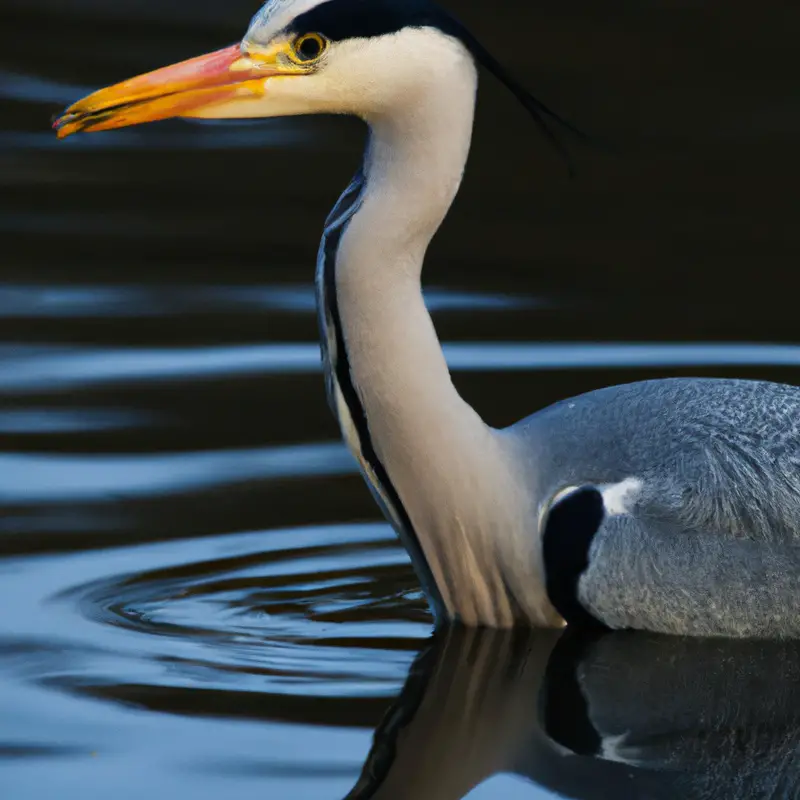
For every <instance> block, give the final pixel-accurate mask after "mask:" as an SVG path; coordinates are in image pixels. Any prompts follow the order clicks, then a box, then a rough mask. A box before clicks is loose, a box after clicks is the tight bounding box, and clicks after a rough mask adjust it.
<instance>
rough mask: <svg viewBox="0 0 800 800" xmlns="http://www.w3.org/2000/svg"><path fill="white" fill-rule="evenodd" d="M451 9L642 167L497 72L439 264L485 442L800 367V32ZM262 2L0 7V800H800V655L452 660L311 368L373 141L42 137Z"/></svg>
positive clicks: (18, 3) (779, 23)
mask: <svg viewBox="0 0 800 800" xmlns="http://www.w3.org/2000/svg"><path fill="white" fill-rule="evenodd" d="M451 6H452V7H453V8H454V9H456V10H458V11H459V12H460V13H461V15H462V17H463V18H464V20H465V21H466V22H468V23H469V24H470V25H471V26H472V27H473V28H474V29H475V30H476V31H478V32H480V33H481V35H482V38H483V39H484V40H485V41H486V43H487V44H488V45H489V46H490V48H491V49H492V50H494V51H495V52H496V53H497V54H498V55H499V56H501V57H502V59H503V60H504V61H506V62H508V63H509V64H510V65H511V66H512V67H513V68H514V69H515V71H516V72H517V73H519V74H521V75H522V76H524V79H525V81H526V83H527V84H528V85H530V86H531V87H532V88H535V89H536V90H537V91H538V92H539V94H540V95H541V97H542V99H543V100H545V102H547V103H548V104H550V105H552V106H554V107H556V108H557V109H558V110H559V111H561V112H562V113H563V114H565V115H566V116H568V117H569V118H571V119H572V120H573V121H575V122H577V123H578V124H580V125H581V126H583V127H584V128H586V129H588V130H590V131H591V132H592V133H594V134H596V135H597V136H598V137H601V138H603V139H607V140H610V141H611V142H613V145H614V147H613V149H611V150H603V149H586V148H583V147H580V146H577V147H575V148H574V156H575V161H576V165H577V169H578V174H577V178H576V179H574V180H572V181H570V180H568V179H567V177H566V172H565V169H564V165H563V163H561V162H560V161H559V160H558V158H557V157H556V156H554V154H553V153H552V151H550V150H549V149H548V148H547V147H546V146H545V144H544V143H543V142H542V141H541V139H540V138H539V137H538V136H537V134H536V131H535V129H534V127H533V126H532V125H531V123H530V122H529V120H527V118H526V117H525V114H524V112H523V111H521V110H520V109H519V108H518V107H516V106H515V105H514V104H513V102H512V101H511V100H510V99H509V98H508V96H507V95H506V94H505V93H504V92H503V91H502V89H500V88H499V87H498V86H497V85H496V84H495V83H494V82H493V81H492V80H490V79H486V80H484V82H483V85H482V91H481V95H480V103H479V113H478V122H477V129H476V139H475V146H474V150H473V156H472V158H471V162H470V165H469V168H468V172H467V179H466V181H465V184H464V188H463V191H462V193H461V195H460V196H459V198H458V200H457V203H456V205H455V207H454V209H453V212H452V214H451V216H450V217H449V219H448V222H447V224H446V225H445V227H444V229H443V230H442V231H441V233H440V235H439V237H438V238H437V239H436V241H435V242H434V244H433V246H432V247H431V251H430V255H429V265H428V268H427V270H426V279H427V285H428V300H429V303H430V305H431V308H432V310H433V312H434V316H435V321H436V324H437V327H438V329H439V332H440V335H441V337H442V339H443V341H444V342H445V346H446V349H447V353H448V358H449V360H450V363H451V364H452V366H453V369H454V375H455V380H456V382H457V384H458V386H459V388H460V389H461V391H462V392H463V394H464V395H465V396H466V397H467V398H468V399H469V400H470V401H471V402H473V403H474V404H475V405H476V407H477V408H478V409H479V410H480V411H481V412H482V413H483V415H484V416H485V418H486V419H487V421H489V422H491V423H492V424H495V425H503V424H507V423H510V422H512V421H514V420H516V419H518V418H520V417H522V416H524V415H526V414H528V413H530V412H531V411H533V410H535V409H536V408H539V407H542V406H544V405H546V404H548V403H550V402H552V401H554V400H556V399H559V398H562V397H565V396H568V395H571V394H575V393H578V392H581V391H585V390H589V389H592V388H595V387H598V386H602V385H606V384H608V383H614V382H620V381H628V380H635V379H639V378H645V377H652V376H662V375H677V374H684V375H685V374H690V375H700V374H703V375H738V376H745V377H758V378H768V379H772V380H780V381H786V382H790V383H797V382H798V381H800V344H798V331H800V321H799V320H798V311H797V309H798V297H799V296H800V279H799V278H798V273H799V272H800V227H799V226H798V210H800V203H798V199H797V197H798V188H797V187H798V185H799V184H800V157H798V155H797V142H798V138H799V137H800V94H798V91H797V85H798V63H797V45H796V42H797V31H798V29H799V28H800V12H799V11H798V10H796V8H795V9H794V10H793V9H791V8H790V5H789V4H783V3H780V4H779V3H774V4H772V3H761V4H757V5H753V4H752V3H748V4H744V3H727V4H721V3H720V4H712V3H710V2H706V3H703V2H698V3H679V2H671V3H670V2H661V3H632V2H623V3H615V4H611V5H610V6H608V7H605V8H602V9H601V8H600V6H598V4H596V3H594V2H588V0H583V2H578V1H577V0H575V2H566V3H559V4H549V5H548V4H537V7H536V8H533V7H530V4H526V5H525V6H524V7H522V6H521V5H520V4H518V3H511V2H510V0H504V2H500V3H491V4H488V3H478V2H475V1H474V0H472V1H470V0H462V2H456V0H453V2H452V3H451ZM256 7H257V3H256V2H253V0H226V2H199V0H194V2H188V0H187V1H186V2H181V1H180V0H158V2H156V0H136V1H134V0H115V2H100V0H4V2H3V4H2V7H0V114H2V125H0V128H1V129H2V130H0V236H2V240H1V242H0V259H1V261H0V278H1V280H0V551H1V554H2V557H1V558H0V793H2V796H3V797H7V798H10V800H25V799H27V798H55V797H58V798H61V799H62V800H67V799H68V798H72V797H75V798H95V797H97V798H100V797H103V798H105V797H114V798H115V799H116V800H127V798H137V799H138V798H143V797H151V798H161V797H178V796H191V797H194V798H197V800H204V799H205V798H212V797H213V798H217V797H224V798H253V797H269V798H297V800H300V799H301V798H333V799H335V798H342V797H344V796H345V795H347V794H348V793H349V792H351V791H352V795H351V796H352V797H362V798H366V797H375V798H384V800H385V799H386V798H414V799H415V800H417V799H418V798H434V800H450V798H453V799H455V798H460V797H463V796H466V795H467V794H469V796H470V797H474V798H517V797H531V798H533V797H539V798H542V797H550V796H555V795H556V794H560V795H562V796H569V797H593V798H594V797H604V798H605V797H609V798H620V797H623V798H624V797H643V798H644V797H648V798H649V797H704V798H711V797H715V798H716V797H719V798H734V797H762V796H763V797H772V798H774V797H796V796H799V795H798V794H797V793H796V789H795V787H796V786H797V785H798V784H797V781H796V779H795V777H794V771H793V770H794V769H795V768H794V767H793V764H794V763H795V762H797V760H798V759H797V752H796V747H797V742H798V741H800V733H798V732H799V731H800V698H798V696H797V693H798V688H797V687H798V685H800V683H799V681H800V666H798V665H800V659H799V658H798V656H800V653H798V648H797V647H796V646H792V645H780V646H779V645H769V646H767V645H761V644H749V643H722V642H686V641H681V640H667V641H665V640H662V639H659V638H658V637H647V636H624V635H614V636H611V637H607V638H605V639H602V640H600V641H591V640H582V639H580V637H578V638H574V637H565V638H560V639H559V635H558V634H554V633H545V632H539V633H533V634H526V633H522V632H518V633H516V634H499V633H490V632H487V633H465V632H455V633H453V634H451V635H450V636H447V635H440V636H437V637H432V635H431V624H430V617H429V615H428V612H427V609H426V607H425V603H424V600H423V598H422V596H421V594H420V592H419V589H418V585H417V582H416V580H415V578H414V575H413V572H412V570H411V568H410V565H409V562H408V560H407V558H406V556H405V554H404V553H403V551H402V550H401V549H400V548H399V546H398V544H397V542H396V541H395V539H394V537H393V535H392V533H391V531H390V530H389V528H388V526H387V525H386V524H385V523H384V522H383V521H382V520H381V519H380V517H379V515H378V512H377V511H376V508H375V507H374V506H373V504H372V501H371V499H370V496H369V493H368V492H367V490H366V488H365V487H364V486H363V484H362V482H361V480H360V478H359V477H358V476H357V475H356V472H355V468H354V463H353V461H352V460H351V458H350V456H349V455H348V454H347V452H346V451H345V449H344V447H343V446H342V445H341V444H340V442H339V439H338V432H337V429H336V427H335V425H334V423H333V421H332V419H331V418H330V417H329V414H328V410H327V406H326V403H325V400H324V392H323V387H322V381H321V376H320V374H319V354H318V348H317V345H316V321H315V316H314V310H313V293H312V288H311V283H312V273H313V264H314V259H315V253H316V247H317V240H318V237H319V232H320V228H321V224H322V221H323V219H324V217H325V214H326V212H327V210H328V209H329V207H330V206H331V205H332V203H333V202H334V200H335V198H336V197H337V195H338V192H339V191H340V190H341V189H342V188H343V187H344V185H345V184H346V182H347V180H348V178H349V176H350V174H351V172H352V171H353V170H354V169H355V167H356V165H357V163H358V157H359V153H360V147H361V144H362V141H363V129H362V127H361V126H360V125H359V124H358V123H356V122H353V121H348V120H334V119H316V120H294V121H291V122H288V121H278V122H275V121H272V122H266V123H249V124H208V123H206V124H198V123H195V124H192V123H187V122H166V123H160V124H157V125H152V126H147V127H142V128H136V129H129V130H123V131H119V132H112V133H107V134H102V135H97V136H89V137H76V138H73V139H69V140H67V141H65V142H57V141H56V139H55V137H54V136H53V135H52V133H51V132H50V131H49V129H48V122H49V119H50V117H51V115H52V114H53V113H54V112H56V111H58V110H60V108H61V107H62V106H63V105H64V104H66V103H68V102H69V101H71V100H74V99H76V98H77V97H79V96H81V95H82V94H84V93H85V92H87V91H89V90H91V89H92V88H95V87H98V86H101V85H106V84H108V83H111V82H114V81H117V80H119V79H122V78H124V77H127V76H129V75H133V74H136V73H139V72H142V71H144V70H146V69H150V68H153V67H155V66H160V65H163V64H167V63H171V62H174V61H176V60H178V59H181V58H184V57H188V56H190V55H194V54H197V53H201V52H205V51H207V50H210V49H212V48H215V47H219V46H223V45H226V44H228V43H230V42H233V41H235V40H236V39H237V38H239V37H240V36H241V34H242V33H243V31H244V29H245V27H246V23H247V20H248V19H249V17H250V15H251V14H252V13H253V11H254V10H255V9H256ZM376 728H377V732H376ZM373 734H374V736H375V738H374V740H373ZM474 787H477V788H474Z"/></svg>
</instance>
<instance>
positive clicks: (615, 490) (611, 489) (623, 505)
mask: <svg viewBox="0 0 800 800" xmlns="http://www.w3.org/2000/svg"><path fill="white" fill-rule="evenodd" d="M599 489H600V492H601V493H602V495H603V505H604V506H605V509H606V514H608V515H609V516H610V517H616V516H619V515H620V514H627V513H628V511H629V510H630V507H631V506H632V505H633V503H634V502H635V500H636V497H637V496H638V494H639V492H641V490H642V482H641V481H640V480H639V478H633V477H631V478H625V480H624V481H620V482H619V483H607V484H605V485H603V486H600V487H599Z"/></svg>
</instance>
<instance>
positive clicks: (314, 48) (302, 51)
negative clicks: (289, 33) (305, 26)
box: [292, 33, 328, 63]
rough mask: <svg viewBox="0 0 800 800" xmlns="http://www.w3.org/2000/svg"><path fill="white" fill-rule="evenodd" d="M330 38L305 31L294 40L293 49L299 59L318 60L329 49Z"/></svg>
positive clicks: (305, 61) (304, 60) (306, 60)
mask: <svg viewBox="0 0 800 800" xmlns="http://www.w3.org/2000/svg"><path fill="white" fill-rule="evenodd" d="M327 47H328V40H327V39H326V38H325V37H324V36H321V35H320V34H318V33H304V34H303V35H302V36H298V37H297V38H296V39H295V40H294V42H292V50H293V51H294V56H295V58H296V59H297V60H298V61H302V62H304V63H308V62H310V61H316V60H317V59H318V58H319V57H320V56H321V55H322V54H323V53H324V52H325V50H326V49H327Z"/></svg>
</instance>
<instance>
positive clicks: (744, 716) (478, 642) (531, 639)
mask: <svg viewBox="0 0 800 800" xmlns="http://www.w3.org/2000/svg"><path fill="white" fill-rule="evenodd" d="M799 656H800V644H799V643H797V642H775V641H772V642H761V641H742V640H733V641H731V640H720V639H697V638H674V637H667V636H659V635H649V634H639V633H632V632H619V633H597V634H586V633H576V632H573V631H567V632H565V633H564V634H563V635H562V634H560V633H557V632H552V631H533V632H531V631H490V630H464V629H454V630H451V631H446V632H442V633H441V634H440V635H436V636H435V637H434V639H433V640H432V643H431V644H430V646H429V647H428V648H427V649H426V650H425V651H423V652H422V653H421V654H420V656H419V657H418V658H417V660H416V662H415V663H414V666H413V667H412V669H411V672H410V674H409V677H408V679H407V681H406V685H405V687H404V689H403V691H402V693H401V695H400V697H399V698H398V700H397V702H396V703H395V704H394V705H393V706H392V708H391V709H390V710H389V712H388V713H387V715H386V716H385V718H384V720H383V722H382V723H381V725H380V726H379V727H378V729H377V731H376V733H375V738H374V742H373V746H372V749H371V751H370V754H369V756H368V758H367V761H366V763H365V765H364V768H363V771H362V774H361V777H360V778H359V780H358V782H357V783H356V785H355V787H354V788H353V789H352V791H351V792H350V794H349V795H348V796H347V798H348V800H364V799H365V798H371V799H373V800H406V798H407V799H408V800H412V799H413V800H425V799H426V798H430V799H431V800H457V799H458V798H462V797H465V796H466V795H467V794H468V793H469V792H471V791H472V790H473V789H474V788H475V787H476V786H478V785H480V784H482V783H484V782H485V781H487V780H489V779H490V778H491V777H492V776H495V775H498V774H501V773H511V774H514V775H517V776H519V777H521V778H524V779H528V780H530V781H532V782H534V783H535V784H536V785H538V786H539V787H540V788H542V789H547V790H549V791H551V792H554V793H557V794H558V795H560V796H563V797H570V798H613V799H614V800H620V799H621V798H625V799H627V798H631V800H634V799H636V798H648V799H649V798H658V799H659V800H660V799H661V798H670V800H674V799H675V798H686V800H691V799H692V798H703V800H712V799H713V800H716V799H717V798H719V800H723V799H724V800H738V798H742V800H744V799H745V798H746V799H747V800H751V799H755V798H771V799H774V798H796V797H800V759H798V756H799V755H800V752H799V751H800V658H799Z"/></svg>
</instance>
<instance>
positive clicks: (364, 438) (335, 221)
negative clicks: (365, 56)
mask: <svg viewBox="0 0 800 800" xmlns="http://www.w3.org/2000/svg"><path fill="white" fill-rule="evenodd" d="M365 184H366V181H365V178H364V173H363V171H359V172H358V173H357V174H356V176H355V178H353V181H352V182H351V183H350V185H349V186H348V187H347V189H346V190H345V192H344V194H343V195H342V196H341V197H340V198H339V201H338V202H337V203H336V205H335V206H334V209H333V211H332V212H331V213H330V215H329V216H328V221H327V223H326V226H325V235H324V238H323V243H322V253H321V256H322V265H321V269H322V281H323V283H324V289H325V291H324V298H325V302H326V305H327V307H326V308H325V309H321V313H325V312H327V315H328V319H329V320H330V324H331V326H332V327H333V334H334V337H335V342H336V357H335V358H334V359H331V358H330V356H329V357H328V361H329V363H330V365H331V368H332V369H333V370H334V372H335V377H336V383H337V384H338V386H339V391H340V392H341V393H342V397H343V399H344V402H345V404H346V405H347V409H348V411H349V412H350V418H351V419H352V421H353V425H354V427H355V429H356V435H357V436H358V441H359V445H360V447H361V454H362V456H363V457H364V460H365V461H366V462H367V464H369V466H370V468H371V469H372V471H373V472H374V474H375V478H376V480H377V482H378V484H379V487H380V489H381V490H382V491H383V492H384V494H385V495H386V497H387V499H388V501H389V503H390V504H391V506H392V510H393V511H394V513H395V514H396V516H397V518H398V521H399V524H400V527H401V528H402V530H401V531H399V533H400V534H401V539H402V542H403V545H404V546H405V548H406V550H407V551H408V554H409V556H410V557H411V562H412V564H413V566H414V569H415V570H416V573H417V577H418V578H419V579H420V582H421V583H422V588H423V590H424V591H425V594H426V595H427V597H428V602H429V603H430V606H431V609H432V610H433V613H434V617H435V618H436V620H437V621H439V619H440V618H442V617H443V616H444V614H443V611H444V606H443V603H442V599H441V595H440V593H439V590H438V588H437V586H436V581H435V580H434V577H433V573H432V572H431V570H430V567H429V566H428V561H427V559H426V558H425V554H424V552H423V550H422V546H421V544H420V541H419V537H418V536H417V534H416V531H415V530H414V526H413V525H412V524H411V519H410V517H409V516H408V512H407V511H406V509H405V506H404V505H403V503H402V501H401V500H400V496H399V495H398V493H397V490H396V489H395V487H394V485H393V484H392V481H391V479H390V478H389V473H388V472H387V471H386V468H385V467H384V465H383V463H382V462H381V460H380V459H379V458H378V454H377V453H376V452H375V447H374V445H373V443H372V437H371V436H370V432H369V424H368V422H367V415H366V412H365V411H364V407H363V406H362V405H361V400H360V398H359V396H358V392H357V391H356V388H355V385H354V384H353V376H352V374H351V372H350V361H349V358H348V355H347V346H346V344H345V340H344V330H343V327H342V318H341V312H340V309H339V297H338V293H337V291H336V259H337V255H338V251H339V244H340V242H341V240H342V236H343V235H344V232H345V230H347V225H348V224H349V222H350V220H351V219H352V218H353V216H354V215H355V214H356V213H357V211H358V208H359V206H360V204H361V200H362V197H363V192H364V188H365ZM377 268H378V265H376V269H377ZM322 338H323V341H325V340H326V336H325V332H324V329H323V336H322ZM332 405H333V406H334V413H336V412H335V404H334V403H333V402H332ZM366 477H367V479H368V480H369V478H368V476H366Z"/></svg>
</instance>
